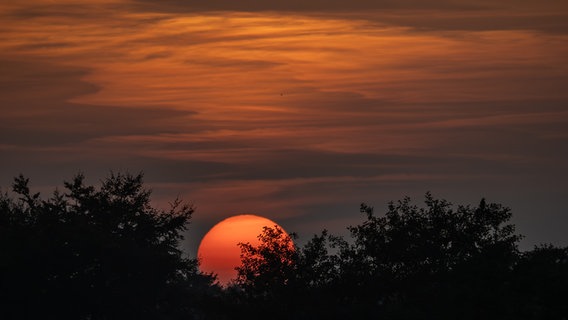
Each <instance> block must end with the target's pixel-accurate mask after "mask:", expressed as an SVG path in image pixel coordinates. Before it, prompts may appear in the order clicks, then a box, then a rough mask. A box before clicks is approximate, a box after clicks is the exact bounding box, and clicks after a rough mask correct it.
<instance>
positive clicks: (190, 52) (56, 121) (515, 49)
mask: <svg viewBox="0 0 568 320" xmlns="http://www.w3.org/2000/svg"><path fill="white" fill-rule="evenodd" d="M0 21H2V23H1V25H0V114H1V121H0V186H1V187H2V190H8V189H9V187H10V184H11V182H12V179H13V177H14V176H16V175H18V174H19V173H23V174H24V175H26V176H27V177H29V178H30V179H31V181H32V188H33V189H34V190H38V191H42V192H43V193H44V194H49V193H50V192H51V191H52V190H53V189H54V188H55V187H56V186H59V187H60V188H61V186H62V184H63V181H64V180H70V179H71V178H72V177H73V176H74V174H76V173H78V172H82V173H84V174H85V175H86V176H87V180H88V181H90V182H91V183H94V184H97V183H98V182H99V181H100V180H101V179H103V178H104V177H106V176H108V175H109V172H110V171H111V170H112V171H115V172H118V171H121V172H125V171H129V172H132V173H138V172H140V171H142V172H144V174H145V182H146V184H147V186H148V187H149V188H151V189H152V190H153V201H154V204H155V205H156V206H158V207H167V205H168V202H170V201H172V200H174V199H175V198H176V197H178V196H179V197H180V198H181V199H182V200H184V201H186V202H189V203H192V204H193V205H194V206H195V209H196V211H195V213H194V216H193V218H192V224H191V226H190V228H189V232H188V235H187V239H186V241H185V242H184V247H185V249H186V250H187V252H188V254H190V255H192V254H193V255H194V254H195V251H196V249H197V246H198V244H199V240H200V239H201V237H202V236H203V235H204V234H205V232H206V231H207V230H208V229H209V228H211V227H212V226H213V225H214V224H215V223H216V222H218V221H220V220H222V219H224V218H227V217H229V216H232V215H234V214H238V213H254V214H258V215H261V216H265V217H267V218H269V219H272V220H274V221H276V222H278V223H279V224H280V225H282V226H283V227H284V228H285V229H286V230H287V231H288V232H296V233H298V234H299V236H300V241H305V240H307V239H309V238H310V237H311V236H312V235H313V234H315V233H319V232H320V231H321V230H322V229H324V228H326V229H329V230H330V232H331V233H334V234H340V235H345V234H347V231H346V227H347V226H349V225H355V224H358V223H360V222H362V221H363V218H364V217H363V215H361V214H360V213H359V205H360V203H362V202H365V203H368V204H370V205H372V206H374V207H375V208H376V212H377V213H379V214H380V213H382V212H384V211H385V210H386V205H387V203H388V201H391V200H398V199H401V198H403V197H404V196H410V197H411V198H413V199H415V201H416V203H417V204H421V203H422V200H423V196H424V194H425V193H426V192H427V191H430V192H432V194H433V195H434V196H435V197H437V198H445V199H447V200H449V201H450V202H453V203H455V204H472V205H476V204H477V203H479V201H480V199H481V198H482V197H485V198H486V199H487V200H488V201H490V202H498V203H501V204H503V205H505V206H508V207H510V208H511V209H512V211H513V214H514V218H513V223H515V224H516V225H517V230H518V232H519V233H521V234H523V235H524V236H525V238H524V239H523V241H522V242H521V246H522V248H525V249H530V248H532V246H534V245H536V244H539V243H544V242H546V243H552V244H555V245H563V246H565V245H568V233H566V232H565V231H566V229H567V228H568V209H567V201H568V186H567V181H568V90H567V89H568V2H566V1H563V0H562V1H561V0H559V1H554V0H548V1H547V0H540V1H537V0H493V1H479V0H477V1H473V0H460V1H458V0H454V1H450V0H447V1H440V0H439V1H434V0H420V1H419V0H402V1H394V0H391V1H380V0H376V1H371V0H351V1H346V0H325V1H324V0H290V1H261V0H243V1H235V0H231V1H229V0H213V1H196V0H164V1H153V0H93V1H88V2H85V1H76V0H74V1H73V0H58V1H50V0H17V1H16V0H0ZM302 239H303V240H302Z"/></svg>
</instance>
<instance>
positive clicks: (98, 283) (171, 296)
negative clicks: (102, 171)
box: [0, 174, 211, 319]
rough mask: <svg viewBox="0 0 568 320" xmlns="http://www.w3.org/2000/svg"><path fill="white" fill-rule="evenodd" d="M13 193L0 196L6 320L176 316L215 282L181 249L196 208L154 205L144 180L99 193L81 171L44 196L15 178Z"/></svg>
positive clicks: (124, 181) (132, 178) (113, 184)
mask: <svg viewBox="0 0 568 320" xmlns="http://www.w3.org/2000/svg"><path fill="white" fill-rule="evenodd" d="M13 191H14V192H15V194H16V195H17V196H18V197H17V198H16V199H13V198H10V197H9V196H8V194H7V193H4V194H2V196H0V246H1V247H0V263H1V265H0V271H1V272H0V277H1V283H2V290H1V291H0V300H1V301H2V304H3V308H2V309H1V310H0V312H1V313H3V314H4V316H5V317H2V318H5V319H6V318H18V319H26V318H40V317H42V318H43V317H45V316H46V315H49V317H50V318H60V319H63V318H65V319H125V318H128V319H133V318H136V319H175V318H179V317H181V315H184V314H188V313H189V312H190V309H191V308H195V307H196V303H197V301H192V299H191V298H194V300H195V299H197V294H194V293H195V292H194V291H196V290H198V288H196V286H208V285H209V282H210V281H211V280H210V279H207V278H206V277H205V276H203V275H199V273H198V270H197V262H196V260H195V259H189V258H186V257H184V256H183V254H182V252H181V250H180V247H179V242H180V240H181V239H182V231H184V230H185V229H186V225H187V223H188V222H189V219H190V218H191V215H192V213H193V209H192V207H191V206H188V205H185V204H182V203H181V202H180V201H178V200H176V201H174V202H173V203H172V205H171V208H170V210H169V211H160V210H157V209H154V208H152V207H151V206H150V198H149V196H150V192H149V191H148V190H146V189H144V188H143V183H142V175H130V174H112V175H111V176H110V177H108V178H107V179H105V180H103V181H102V184H101V186H100V188H98V189H97V188H95V187H93V186H89V185H86V184H85V179H84V176H83V175H77V176H76V177H75V178H74V179H73V180H72V181H70V182H65V191H64V192H60V191H57V190H56V191H55V192H54V193H53V195H52V196H51V197H49V198H48V199H45V200H44V199H42V198H41V197H40V194H38V193H32V192H31V191H30V187H29V180H28V179H26V178H24V177H23V176H19V177H17V178H16V179H15V181H14V184H13ZM199 290H201V289H199Z"/></svg>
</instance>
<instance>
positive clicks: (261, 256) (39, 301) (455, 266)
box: [0, 174, 568, 320]
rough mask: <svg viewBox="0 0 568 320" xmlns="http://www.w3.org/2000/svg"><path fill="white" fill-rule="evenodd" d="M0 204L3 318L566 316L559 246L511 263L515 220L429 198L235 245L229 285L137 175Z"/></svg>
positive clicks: (186, 211) (567, 260)
mask: <svg viewBox="0 0 568 320" xmlns="http://www.w3.org/2000/svg"><path fill="white" fill-rule="evenodd" d="M13 191H14V194H15V195H16V197H15V198H12V197H10V196H9V195H8V194H7V193H4V194H0V303H1V305H0V307H1V308H0V318H1V319H38V318H42V319H240V318H246V319H264V318H271V319H559V320H560V319H568V307H567V305H568V304H567V303H566V301H567V298H568V248H557V247H554V246H551V245H542V246H539V247H536V248H535V249H534V250H532V251H528V252H520V251H519V250H518V248H517V244H518V242H519V240H520V238H521V237H520V236H519V235H518V234H516V233H515V228H514V226H513V225H512V224H510V223H509V220H510V218H511V211H510V210H509V208H506V207H503V206H501V205H499V204H494V203H487V202H486V201H485V200H483V199H482V200H481V201H480V203H479V205H478V206H475V207H472V206H457V207H456V206H453V205H452V204H450V203H449V202H447V201H445V200H439V199H435V198H434V197H432V196H431V195H430V194H426V198H425V205H424V206H423V207H419V206H416V205H414V204H412V202H411V201H410V199H408V198H405V199H403V200H401V201H398V202H393V203H390V204H389V205H388V208H387V210H386V212H385V213H384V214H381V215H377V214H375V212H374V210H373V208H372V207H370V206H368V205H365V204H362V205H361V208H360V211H361V213H362V214H363V215H364V220H363V221H362V222H361V223H360V224H359V225H356V226H351V227H348V230H349V231H350V237H348V238H345V239H344V238H342V237H336V236H333V235H330V234H329V233H328V232H327V231H325V230H324V231H323V232H322V233H321V234H319V235H314V236H313V238H312V239H310V240H309V241H308V242H307V243H306V244H305V245H304V246H303V247H301V248H300V247H298V246H296V245H295V244H294V242H293V239H294V237H295V235H294V234H292V235H291V236H289V235H288V234H286V233H285V232H284V231H283V230H282V229H280V228H279V227H277V226H274V227H266V228H264V231H263V233H262V234H260V235H259V240H260V244H259V245H258V246H253V245H251V244H250V243H241V244H240V247H241V253H242V254H241V258H242V265H241V266H240V267H238V268H237V272H238V277H237V279H235V281H234V283H233V284H232V285H231V286H229V287H228V288H221V287H219V286H218V285H216V284H214V283H213V280H214V278H212V277H211V276H208V275H203V274H201V273H200V272H199V271H198V269H197V261H196V260H195V259H188V258H184V256H183V255H182V252H181V251H180V248H179V242H180V240H181V239H182V235H181V234H182V231H184V230H185V229H186V225H187V223H188V221H189V219H190V218H191V215H192V213H193V210H192V208H191V207H189V206H186V205H183V204H181V203H180V202H179V201H175V202H174V203H173V204H172V206H171V209H170V210H169V211H160V210H157V209H154V208H152V207H151V206H150V198H149V196H150V193H149V192H148V191H147V190H145V189H144V188H143V185H142V176H141V175H137V176H132V175H128V174H117V175H114V174H113V175H111V176H110V177H109V178H107V179H106V180H104V181H102V185H101V187H100V188H98V189H97V188H95V187H93V186H88V185H85V182H84V178H83V176H81V175H78V176H77V177H75V179H73V181H71V182H68V183H65V192H64V193H61V192H59V191H55V192H54V194H53V195H52V196H51V197H49V198H48V199H47V200H43V199H42V198H41V197H40V195H39V194H34V193H32V192H31V191H30V188H29V186H28V180H27V179H25V178H24V177H22V176H20V177H18V178H16V179H15V182H14V185H13Z"/></svg>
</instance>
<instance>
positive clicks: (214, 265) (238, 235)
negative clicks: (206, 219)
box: [197, 214, 282, 285]
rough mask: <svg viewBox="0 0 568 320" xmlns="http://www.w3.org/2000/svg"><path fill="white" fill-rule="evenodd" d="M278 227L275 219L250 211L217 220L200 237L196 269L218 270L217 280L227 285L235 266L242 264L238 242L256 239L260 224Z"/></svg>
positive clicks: (256, 242)
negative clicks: (201, 237)
mask: <svg viewBox="0 0 568 320" xmlns="http://www.w3.org/2000/svg"><path fill="white" fill-rule="evenodd" d="M275 225H276V226H278V227H280V226H279V225H278V224H277V223H276V222H274V221H272V220H270V219H267V218H264V217H259V216H256V215H252V214H242V215H237V216H233V217H230V218H227V219H225V220H223V221H221V222H219V223H217V224H216V225H215V226H213V228H211V230H209V232H207V234H205V236H204V237H203V239H202V240H201V243H200V244H199V249H198V250H197V257H198V259H199V262H200V264H199V269H201V271H202V272H206V273H215V274H217V277H218V280H219V283H220V284H222V285H227V284H228V283H229V282H230V281H231V280H232V279H235V278H236V276H237V271H236V270H235V268H236V267H238V266H239V265H240V264H241V257H240V255H241V250H240V248H239V246H238V243H240V242H242V243H247V242H249V243H251V244H252V245H256V244H258V243H259V240H258V238H257V237H258V235H260V234H261V233H262V230H263V227H274V226H275ZM280 228H282V227H280Z"/></svg>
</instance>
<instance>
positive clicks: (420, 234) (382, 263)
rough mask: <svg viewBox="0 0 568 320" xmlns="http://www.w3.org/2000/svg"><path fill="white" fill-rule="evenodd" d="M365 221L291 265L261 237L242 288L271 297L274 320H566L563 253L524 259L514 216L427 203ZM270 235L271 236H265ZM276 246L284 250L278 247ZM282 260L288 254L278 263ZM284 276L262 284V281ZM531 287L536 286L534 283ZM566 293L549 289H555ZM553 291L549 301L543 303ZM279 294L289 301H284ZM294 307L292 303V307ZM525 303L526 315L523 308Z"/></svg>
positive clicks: (396, 205) (274, 237)
mask: <svg viewBox="0 0 568 320" xmlns="http://www.w3.org/2000/svg"><path fill="white" fill-rule="evenodd" d="M360 211H361V213H362V214H364V215H365V218H366V219H365V220H364V221H363V222H362V223H361V224H359V225H356V226H351V227H349V228H348V230H349V231H350V235H351V237H350V238H348V239H343V238H340V237H334V236H330V235H329V234H328V233H327V231H325V230H324V231H323V232H322V233H321V234H320V235H315V236H314V237H313V238H312V239H311V240H310V241H309V242H308V243H307V244H306V245H305V246H304V247H303V248H297V249H296V251H295V255H294V258H293V259H290V260H288V261H289V262H291V263H293V264H290V263H287V264H286V268H285V269H286V271H287V272H285V273H279V272H280V271H281V270H282V264H279V263H273V261H274V257H278V255H279V254H280V252H285V251H286V250H285V248H288V244H286V245H283V244H284V243H287V242H286V241H285V242H282V239H281V237H280V234H279V233H278V232H272V229H265V232H264V233H263V235H261V237H260V238H259V239H260V240H261V244H260V245H259V246H258V247H253V246H250V245H247V246H243V247H242V262H243V265H242V266H241V267H240V268H239V271H243V270H246V271H247V272H240V274H239V280H240V281H239V284H240V285H241V286H242V287H243V288H244V289H245V291H251V290H255V289H257V288H262V292H263V295H264V296H272V295H275V296H276V297H277V298H276V299H274V300H272V302H271V304H272V306H271V309H273V310H278V306H275V305H278V304H280V305H281V306H280V310H287V313H285V314H279V316H277V318H283V319H284V318H285V319H301V318H305V319H310V318H334V319H343V318H356V319H367V318H369V319H371V318H372V319H375V318H377V317H384V318H388V319H413V318H416V319H418V318H420V319H422V318H427V319H430V318H433V319H434V318H435V319H480V318H484V319H501V318H519V319H538V318H551V319H561V318H562V317H561V316H564V317H565V316H566V315H568V312H567V311H566V307H564V304H563V303H562V302H561V301H560V300H561V299H562V298H559V297H566V289H565V288H566V286H565V285H564V284H566V279H567V275H568V270H567V269H566V266H567V263H568V251H567V250H565V249H559V248H551V247H545V248H538V249H535V251H532V252H529V253H521V252H519V250H518V248H517V244H518V241H519V240H520V239H521V236H519V235H518V234H516V233H515V228H514V226H513V225H512V224H510V223H509V220H510V218H511V211H510V209H509V208H506V207H503V206H501V205H499V204H494V203H487V202H486V201H485V200H484V199H482V200H481V201H480V203H479V205H478V206H477V207H471V206H457V208H455V207H453V206H452V204H451V203H449V202H447V201H445V200H439V199H434V198H433V197H432V195H431V194H429V193H427V194H426V198H425V207H418V206H416V205H413V204H412V203H411V201H410V199H409V198H405V199H403V200H401V201H398V202H392V203H390V204H389V205H388V210H387V211H386V213H385V214H384V215H380V216H377V215H376V214H375V213H374V210H373V208H372V207H370V206H367V205H365V204H362V205H361V208H360ZM267 231H269V232H267ZM281 242H282V243H281ZM284 256H286V254H285V255H284ZM274 274H278V275H284V276H280V277H279V278H271V279H278V281H276V283H270V284H267V283H265V282H261V283H258V282H257V281H256V280H257V279H262V278H263V277H264V276H265V275H266V276H269V275H274ZM534 279H538V280H537V281H535V280H534ZM553 279H555V280H556V281H560V283H561V284H562V285H557V284H555V282H554V280H553ZM550 289H552V290H553V292H554V294H548V293H546V292H547V290H550ZM282 292H284V293H285V295H284V296H282V294H279V293H282ZM290 297H295V299H290ZM520 303H522V304H523V305H524V306H525V307H524V308H525V309H529V310H528V311H527V312H524V313H523V312H519V310H524V309H523V308H519V304H520Z"/></svg>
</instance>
